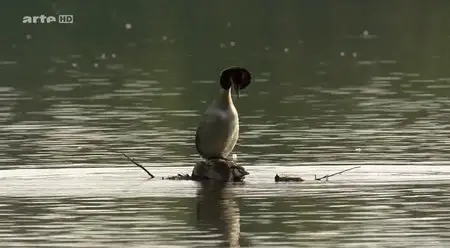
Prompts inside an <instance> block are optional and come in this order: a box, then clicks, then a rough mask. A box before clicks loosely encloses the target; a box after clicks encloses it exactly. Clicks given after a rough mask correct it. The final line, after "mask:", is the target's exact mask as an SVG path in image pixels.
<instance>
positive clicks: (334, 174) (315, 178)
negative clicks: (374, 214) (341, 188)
mask: <svg viewBox="0 0 450 248" xmlns="http://www.w3.org/2000/svg"><path fill="white" fill-rule="evenodd" d="M360 167H361V166H355V167H352V168H349V169H345V170H343V171H339V172H336V173H333V174H331V175H325V176H323V177H319V178H318V177H316V175H314V180H317V181H320V180H322V179H325V180H327V181H328V178H330V177H332V176H336V175H339V174H342V173H344V172H346V171H349V170H353V169H356V168H360Z"/></svg>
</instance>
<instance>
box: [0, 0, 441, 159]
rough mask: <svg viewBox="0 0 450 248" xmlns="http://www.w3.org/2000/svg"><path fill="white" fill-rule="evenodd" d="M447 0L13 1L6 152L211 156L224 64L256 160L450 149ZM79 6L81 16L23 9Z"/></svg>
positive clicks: (3, 70) (8, 25)
mask: <svg viewBox="0 0 450 248" xmlns="http://www.w3.org/2000/svg"><path fill="white" fill-rule="evenodd" d="M448 13H450V2H448V1H444V0H442V1H438V0H437V1H296V0H292V1H288V0H281V1H206V0H196V1H182V0H175V1H162V0H161V1H138V0H133V1H45V0H44V1H8V2H4V3H3V4H2V8H1V10H0V20H1V21H0V27H1V30H2V35H1V36H0V75H1V80H0V166H1V167H2V168H17V167H26V168H41V167H61V166H69V167H80V166H81V167H83V166H87V167H97V166H101V165H108V166H119V165H120V164H124V163H128V162H126V161H123V158H122V157H120V155H117V154H115V153H112V152H111V151H112V150H116V151H121V152H126V153H128V154H129V155H130V156H133V157H136V159H138V160H140V161H143V162H148V163H151V166H160V165H161V166H166V165H186V164H189V163H191V162H192V161H197V160H198V159H199V156H198V155H197V154H196V151H195V148H194V147H195V146H194V134H195V128H196V125H197V123H198V120H199V115H201V114H202V113H203V112H204V110H205V109H206V107H207V105H208V104H209V103H210V102H211V101H212V100H213V99H214V98H215V96H216V95H217V94H218V92H219V85H218V83H217V82H218V78H219V75H220V72H221V70H223V69H224V68H226V67H229V66H231V65H238V66H244V67H246V68H248V69H249V70H250V71H251V72H252V75H253V82H252V84H251V85H250V87H248V88H247V89H246V90H245V92H244V95H243V97H242V98H241V99H239V100H235V104H236V106H237V108H238V110H239V112H240V116H241V127H242V128H241V139H240V140H239V144H238V146H237V147H236V149H235V153H236V154H237V155H238V159H239V161H241V163H243V164H252V165H253V164H259V165H262V164H282V165H293V164H301V163H308V164H314V163H336V162H341V163H346V162H349V161H353V162H355V161H356V162H364V161H369V162H372V163H390V164H392V163H400V164H402V163H408V162H417V161H420V162H437V161H445V160H448V159H449V156H450V155H449V153H448V152H447V151H448V147H449V141H448V137H449V135H450V126H449V124H448V120H449V114H450V112H449V109H448V106H449V100H448V94H449V93H450V90H449V87H450V86H449V81H450V77H449V71H448V65H449V59H450V57H449V55H450V53H449V52H450V50H449V49H450V30H449V28H450V16H449V15H448ZM59 14H66V15H73V17H74V21H73V23H72V24H61V23H50V24H42V23H39V24H24V23H22V19H23V17H24V16H40V15H47V16H50V15H52V16H57V15H59Z"/></svg>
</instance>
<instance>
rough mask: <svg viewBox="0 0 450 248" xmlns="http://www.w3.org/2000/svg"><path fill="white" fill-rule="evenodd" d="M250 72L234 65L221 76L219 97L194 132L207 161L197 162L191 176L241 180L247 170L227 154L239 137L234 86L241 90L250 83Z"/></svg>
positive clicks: (198, 149) (196, 144)
mask: <svg viewBox="0 0 450 248" xmlns="http://www.w3.org/2000/svg"><path fill="white" fill-rule="evenodd" d="M250 80H251V75H250V72H248V71H247V70H246V69H244V68H240V67H231V68H228V69H226V70H224V71H223V72H222V74H221V77H220V85H221V87H222V89H221V91H220V94H219V96H218V97H217V98H216V99H215V101H214V102H213V103H212V104H211V105H210V106H209V107H208V109H207V110H206V112H205V113H204V114H203V116H202V118H201V120H200V123H199V125H198V127H197V132H196V134H195V147H196V148H197V152H198V153H199V154H200V156H202V157H203V158H204V159H206V160H207V161H206V162H204V163H198V164H197V165H196V166H195V168H194V170H193V172H192V176H193V177H194V178H197V179H219V180H225V181H228V180H232V181H236V180H237V181H239V180H242V179H243V178H244V177H245V175H248V172H247V171H245V169H244V168H243V167H239V166H236V165H235V164H234V162H231V160H229V159H228V158H227V157H228V156H229V155H230V154H231V152H232V151H233V149H234V147H235V146H236V143H237V141H238V138H239V116H238V112H237V110H236V107H235V106H234V104H233V99H232V98H231V89H232V88H234V90H235V91H236V93H237V95H238V97H239V90H240V89H244V88H246V87H247V86H248V85H249V84H250Z"/></svg>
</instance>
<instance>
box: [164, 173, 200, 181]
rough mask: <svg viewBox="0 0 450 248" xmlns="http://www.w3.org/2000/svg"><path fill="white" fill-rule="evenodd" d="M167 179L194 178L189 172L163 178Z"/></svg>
mask: <svg viewBox="0 0 450 248" xmlns="http://www.w3.org/2000/svg"><path fill="white" fill-rule="evenodd" d="M162 179H163V180H164V179H167V180H193V179H192V177H191V176H190V175H189V174H184V175H183V174H178V175H176V176H170V177H163V178H162Z"/></svg>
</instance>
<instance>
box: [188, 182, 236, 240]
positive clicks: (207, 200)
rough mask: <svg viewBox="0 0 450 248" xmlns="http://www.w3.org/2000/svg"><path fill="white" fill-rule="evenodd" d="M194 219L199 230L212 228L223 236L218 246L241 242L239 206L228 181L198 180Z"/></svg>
mask: <svg viewBox="0 0 450 248" xmlns="http://www.w3.org/2000/svg"><path fill="white" fill-rule="evenodd" d="M199 184H200V185H201V187H200V188H199V189H198V191H197V204H196V207H197V209H196V221H197V228H198V229H200V230H208V231H210V230H214V232H215V233H218V234H220V235H221V236H222V237H223V239H224V240H223V242H221V245H220V247H240V245H241V244H242V242H241V241H242V237H241V233H240V232H241V230H240V228H241V226H240V213H239V206H238V204H237V202H236V201H235V199H234V193H233V187H229V184H230V183H227V182H223V181H219V180H205V181H201V182H199Z"/></svg>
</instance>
